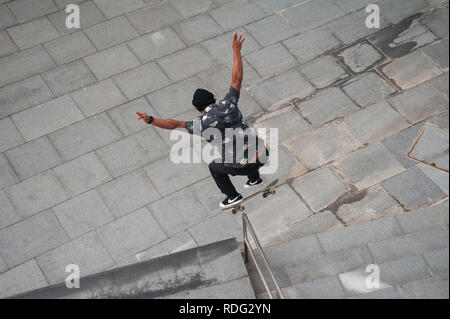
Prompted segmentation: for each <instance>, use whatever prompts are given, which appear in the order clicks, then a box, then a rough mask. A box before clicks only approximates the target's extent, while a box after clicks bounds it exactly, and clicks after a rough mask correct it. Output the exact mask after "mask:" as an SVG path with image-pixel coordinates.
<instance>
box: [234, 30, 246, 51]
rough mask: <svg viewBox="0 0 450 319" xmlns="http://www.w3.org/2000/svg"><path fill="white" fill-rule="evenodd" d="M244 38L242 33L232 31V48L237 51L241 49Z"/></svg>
mask: <svg viewBox="0 0 450 319" xmlns="http://www.w3.org/2000/svg"><path fill="white" fill-rule="evenodd" d="M244 41H245V38H244V37H243V36H242V34H239V36H238V34H237V32H235V33H234V35H233V50H235V51H236V50H237V51H239V52H240V51H241V49H242V44H243V43H244Z"/></svg>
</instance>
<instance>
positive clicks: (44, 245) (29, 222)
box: [0, 210, 69, 267]
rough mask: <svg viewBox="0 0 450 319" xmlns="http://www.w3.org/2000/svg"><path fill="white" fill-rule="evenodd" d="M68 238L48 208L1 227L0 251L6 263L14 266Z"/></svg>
mask: <svg viewBox="0 0 450 319" xmlns="http://www.w3.org/2000/svg"><path fill="white" fill-rule="evenodd" d="M30 238H33V240H30ZM68 239H69V238H68V236H67V234H66V233H65V231H64V229H63V228H62V227H61V225H60V224H59V223H58V220H57V219H56V217H55V215H54V214H53V213H52V212H51V211H49V210H48V211H45V212H43V213H41V214H38V215H36V216H33V217H32V218H28V219H26V220H25V221H24V222H22V223H18V224H15V225H12V226H10V227H7V228H4V229H2V230H1V231H0V252H1V254H2V257H3V258H4V259H5V262H6V263H7V265H8V266H10V267H14V266H17V265H20V264H21V263H23V262H25V261H28V260H29V259H31V258H33V257H36V256H38V255H40V254H41V253H43V252H46V251H48V250H50V249H52V248H55V247H57V246H59V245H61V244H63V243H64V242H66V241H67V240H68Z"/></svg>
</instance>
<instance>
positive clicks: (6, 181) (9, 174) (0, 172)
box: [0, 154, 19, 189]
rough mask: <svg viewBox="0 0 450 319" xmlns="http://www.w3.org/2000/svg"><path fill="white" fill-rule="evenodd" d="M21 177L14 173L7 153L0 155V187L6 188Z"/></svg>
mask: <svg viewBox="0 0 450 319" xmlns="http://www.w3.org/2000/svg"><path fill="white" fill-rule="evenodd" d="M18 181H19V178H18V177H17V175H16V174H15V173H14V171H13V169H12V167H11V165H10V164H9V163H8V159H7V158H6V157H5V155H3V154H1V155H0V189H3V188H5V187H6V186H9V185H11V184H14V183H17V182H18Z"/></svg>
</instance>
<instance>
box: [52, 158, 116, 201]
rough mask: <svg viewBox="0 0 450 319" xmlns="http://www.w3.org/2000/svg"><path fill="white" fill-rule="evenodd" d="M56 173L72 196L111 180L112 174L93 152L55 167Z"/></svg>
mask: <svg viewBox="0 0 450 319" xmlns="http://www.w3.org/2000/svg"><path fill="white" fill-rule="evenodd" d="M54 172H55V174H56V175H57V176H58V179H59V180H60V181H61V183H62V184H63V185H64V188H65V189H66V190H67V192H68V193H69V194H70V195H71V196H75V195H79V194H81V193H83V192H85V191H88V190H90V189H93V188H95V187H97V186H100V185H102V184H104V183H106V182H109V181H110V180H111V176H110V174H109V173H108V171H107V170H106V168H105V167H104V166H103V164H102V163H101V162H100V160H99V158H98V156H97V155H96V154H95V153H93V152H92V153H88V154H86V155H83V156H81V157H79V158H77V159H75V160H73V161H70V162H66V163H64V164H62V165H59V166H58V167H55V168H54Z"/></svg>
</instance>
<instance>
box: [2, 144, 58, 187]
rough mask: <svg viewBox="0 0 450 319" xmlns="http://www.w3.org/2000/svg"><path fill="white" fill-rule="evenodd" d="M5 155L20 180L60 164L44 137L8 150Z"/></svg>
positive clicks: (54, 151)
mask: <svg viewBox="0 0 450 319" xmlns="http://www.w3.org/2000/svg"><path fill="white" fill-rule="evenodd" d="M5 155H6V157H7V159H8V161H9V163H10V164H11V166H12V167H13V168H14V171H15V172H16V174H17V176H18V177H19V178H20V179H21V180H24V179H26V178H28V177H31V176H33V175H36V174H39V173H41V172H43V171H46V170H47V169H50V168H53V167H55V166H57V165H59V164H61V163H62V159H61V157H60V156H59V155H58V153H57V152H56V150H55V148H54V147H53V145H52V144H51V143H50V141H49V139H48V138H47V137H46V136H44V137H41V138H38V139H35V140H33V141H31V142H28V143H26V144H22V145H21V146H19V147H16V148H14V149H12V150H9V151H7V152H5Z"/></svg>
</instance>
